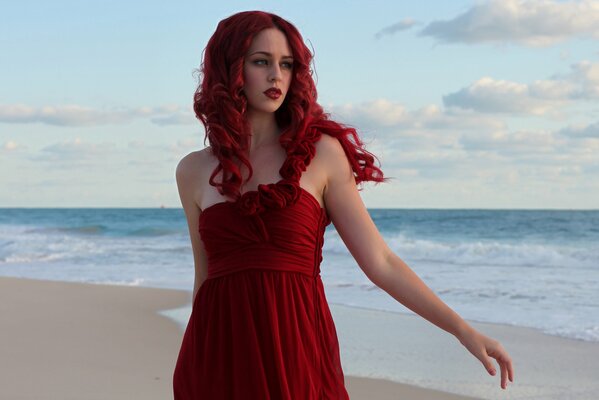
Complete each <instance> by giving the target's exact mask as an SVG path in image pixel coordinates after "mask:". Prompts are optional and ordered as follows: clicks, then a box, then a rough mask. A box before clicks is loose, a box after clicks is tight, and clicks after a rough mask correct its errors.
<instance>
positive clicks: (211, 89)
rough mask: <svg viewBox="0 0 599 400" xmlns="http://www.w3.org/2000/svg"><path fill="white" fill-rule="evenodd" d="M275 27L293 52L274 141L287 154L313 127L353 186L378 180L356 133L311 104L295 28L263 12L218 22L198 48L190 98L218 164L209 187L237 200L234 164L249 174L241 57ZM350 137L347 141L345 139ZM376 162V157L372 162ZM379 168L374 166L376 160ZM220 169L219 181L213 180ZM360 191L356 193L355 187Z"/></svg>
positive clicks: (313, 95)
mask: <svg viewBox="0 0 599 400" xmlns="http://www.w3.org/2000/svg"><path fill="white" fill-rule="evenodd" d="M268 28H276V29H279V30H280V31H281V32H283V34H285V36H286V38H287V41H288V43H289V46H290V47H291V50H292V52H293V58H294V62H293V76H292V79H291V84H290V87H289V91H288V93H287V96H286V98H285V100H284V101H283V103H282V104H281V107H279V109H278V110H277V111H276V112H275V119H276V122H277V125H278V126H279V127H280V128H281V129H282V131H281V134H280V138H279V140H280V143H281V144H282V145H283V146H284V147H285V149H286V150H287V151H288V152H289V151H292V149H293V148H294V147H293V146H294V144H295V143H298V142H299V141H300V140H301V139H302V138H303V137H304V135H306V132H307V131H309V130H311V129H317V130H318V131H319V132H320V133H326V134H328V135H330V136H333V137H335V138H337V139H338V140H339V142H340V143H341V145H342V146H343V149H344V151H345V154H346V155H347V158H348V160H349V162H350V164H351V166H352V169H353V172H354V177H355V179H356V183H361V182H364V181H374V182H377V183H378V182H384V181H386V180H387V179H389V178H384V177H383V172H382V171H381V170H380V169H379V168H378V167H376V166H375V165H374V160H375V156H374V155H373V154H371V153H370V152H368V151H366V150H365V149H364V148H363V146H364V143H362V142H361V141H360V138H359V137H358V134H357V133H356V130H355V129H354V128H352V127H349V126H347V125H343V124H340V123H338V122H335V121H333V120H331V119H329V117H330V115H329V114H328V113H324V112H323V109H322V107H321V106H320V105H319V104H318V103H317V101H316V100H317V97H318V94H317V92H316V85H315V84H314V81H313V79H312V70H311V69H310V63H311V62H312V59H313V54H312V53H311V52H310V50H309V49H308V48H307V47H306V45H305V44H304V42H303V38H302V36H301V34H300V33H299V31H298V30H297V28H296V27H295V26H294V25H292V24H291V23H289V22H287V21H286V20H284V19H283V18H281V17H279V16H277V15H275V14H272V13H268V12H264V11H244V12H239V13H236V14H233V15H231V16H230V17H228V18H225V19H223V20H222V21H220V22H219V23H218V26H217V28H216V31H215V32H214V34H213V35H212V37H211V38H210V40H209V41H208V44H207V46H206V48H205V50H204V58H203V61H202V64H201V69H200V76H201V78H200V80H201V83H200V84H199V86H198V88H197V89H196V91H195V94H194V103H193V109H194V112H195V115H196V118H198V119H199V120H200V121H201V122H202V124H203V125H204V128H205V131H206V135H205V137H204V144H206V139H208V141H209V142H210V146H211V149H212V153H213V154H214V155H215V156H216V157H217V158H218V160H219V165H218V166H217V167H216V168H215V170H214V171H213V172H212V175H211V176H210V181H209V182H210V184H211V185H213V186H216V187H217V188H218V190H219V192H220V193H221V194H222V195H225V196H230V197H233V198H238V197H239V196H240V194H241V193H240V190H239V188H240V186H241V183H242V175H241V171H240V168H239V166H240V163H243V164H245V165H246V167H247V168H248V170H249V172H250V177H251V175H252V174H253V171H252V166H251V164H250V162H249V161H248V159H247V157H246V156H245V155H246V154H247V149H248V147H249V144H250V136H251V135H250V132H251V130H250V126H249V122H248V120H247V119H246V118H245V112H246V108H247V98H246V97H245V95H244V94H243V92H242V88H243V85H244V81H243V65H244V59H245V54H246V53H247V51H248V49H249V47H250V44H251V42H252V40H253V38H254V36H255V35H256V34H258V33H259V32H261V31H262V30H264V29H268ZM350 139H353V142H352V141H351V140H350ZM377 161H378V159H377ZM379 165H380V162H379ZM221 170H222V171H223V174H222V176H223V179H222V182H220V183H217V182H215V181H214V178H215V177H216V175H217V174H218V173H219V172H220V171H221ZM359 190H361V189H359Z"/></svg>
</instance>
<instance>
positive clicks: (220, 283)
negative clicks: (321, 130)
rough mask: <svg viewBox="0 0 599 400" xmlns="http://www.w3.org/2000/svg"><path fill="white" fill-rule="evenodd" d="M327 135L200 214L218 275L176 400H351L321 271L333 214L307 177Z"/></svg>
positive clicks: (189, 342)
mask: <svg viewBox="0 0 599 400" xmlns="http://www.w3.org/2000/svg"><path fill="white" fill-rule="evenodd" d="M318 138H319V136H318V135H311V136H306V137H305V138H304V139H303V140H302V141H300V142H299V143H296V145H294V146H293V147H292V150H291V151H289V149H287V150H288V153H287V159H286V161H285V163H284V164H283V166H282V167H281V170H280V174H281V176H282V177H283V179H282V180H281V181H279V182H277V183H272V184H263V185H258V189H257V190H255V191H250V192H246V193H244V194H242V195H241V197H239V198H238V200H236V201H226V202H221V203H216V204H214V205H212V206H210V207H208V208H206V209H205V210H203V212H202V213H201V214H200V220H199V231H200V236H201V238H202V242H203V243H204V247H205V249H206V254H207V262H208V263H207V267H208V276H207V279H206V280H205V281H204V283H203V284H202V285H201V286H200V289H199V290H198V293H197V295H196V298H195V299H194V300H193V306H192V312H191V316H190V319H189V322H188V324H187V327H186V329H185V333H184V335H183V340H182V344H181V349H180V352H179V356H178V359H177V364H176V367H175V371H174V376H173V388H174V395H175V400H192V399H194V400H196V399H210V400H213V399H216V400H218V399H229V400H237V399H239V400H241V399H247V400H252V399H256V400H258V399H260V400H275V399H285V400H291V399H293V400H304V399H305V400H321V399H349V396H348V394H347V391H346V389H345V386H344V376H343V370H342V367H341V360H340V355H339V343H338V338H337V333H336V329H335V325H334V322H333V318H332V315H331V313H330V310H329V307H328V304H327V300H326V296H325V292H324V286H323V283H322V280H321V277H320V263H321V261H322V246H323V241H324V233H325V229H326V227H327V226H328V225H329V224H330V222H331V220H330V219H329V216H328V214H327V212H326V210H325V209H324V208H322V207H321V206H320V204H319V202H318V200H316V198H315V197H314V196H313V195H312V194H311V193H310V192H308V191H307V190H305V189H304V188H302V187H301V186H300V185H299V178H300V177H301V173H302V171H304V170H305V169H306V166H307V165H308V164H309V162H310V160H311V159H312V157H313V156H314V143H315V141H316V140H318Z"/></svg>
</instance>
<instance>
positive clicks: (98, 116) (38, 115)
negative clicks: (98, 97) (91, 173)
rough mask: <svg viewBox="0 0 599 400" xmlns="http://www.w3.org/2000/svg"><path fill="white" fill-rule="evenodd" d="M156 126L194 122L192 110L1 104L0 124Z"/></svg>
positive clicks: (173, 107)
mask: <svg viewBox="0 0 599 400" xmlns="http://www.w3.org/2000/svg"><path fill="white" fill-rule="evenodd" d="M147 117H150V120H151V121H152V122H153V123H155V124H157V125H175V124H192V123H195V122H196V120H195V118H194V117H193V114H192V112H191V111H189V110H187V108H183V107H180V106H177V105H164V106H158V107H138V108H126V107H112V108H110V109H96V108H92V107H84V106H80V105H76V104H71V105H59V106H42V107H31V106H27V105H24V104H16V105H5V104H0V122H4V123H20V124H27V123H42V124H48V125H57V126H97V125H106V124H117V125H120V124H125V123H129V122H131V121H133V120H134V119H139V118H147Z"/></svg>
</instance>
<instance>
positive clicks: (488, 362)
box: [482, 355, 495, 376]
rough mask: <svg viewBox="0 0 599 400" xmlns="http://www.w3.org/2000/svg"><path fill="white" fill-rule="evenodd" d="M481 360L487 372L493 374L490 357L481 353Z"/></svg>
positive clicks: (493, 369) (493, 368)
mask: <svg viewBox="0 0 599 400" xmlns="http://www.w3.org/2000/svg"><path fill="white" fill-rule="evenodd" d="M482 361H483V365H484V366H485V368H486V369H487V372H488V373H489V374H490V375H493V376H495V367H494V366H493V361H492V360H491V357H489V356H487V355H483V360H482Z"/></svg>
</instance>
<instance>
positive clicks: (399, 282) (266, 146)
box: [176, 29, 514, 389]
mask: <svg viewBox="0 0 599 400" xmlns="http://www.w3.org/2000/svg"><path fill="white" fill-rule="evenodd" d="M257 51H261V52H266V53H270V55H265V54H263V53H257V54H254V53H255V52H257ZM288 55H292V51H291V49H290V47H289V45H288V42H287V39H286V37H285V35H284V34H283V33H282V32H280V31H279V30H277V29H266V30H264V31H262V32H260V33H259V34H258V35H256V36H255V37H254V39H253V41H252V44H251V46H250V49H249V50H248V52H247V54H246V59H245V63H244V82H245V84H244V92H245V95H246V97H247V99H248V109H247V118H248V120H249V121H250V126H251V128H252V140H251V145H250V154H249V156H250V163H251V165H252V167H253V170H254V175H253V176H252V178H251V179H250V180H248V181H247V182H245V183H244V185H243V186H242V188H241V191H242V193H243V192H246V191H249V190H256V188H257V186H258V184H259V183H270V182H277V181H278V180H279V179H280V178H281V177H280V175H279V173H278V170H279V168H280V166H281V165H282V164H283V162H284V160H285V156H286V155H285V151H284V149H283V148H282V147H281V145H280V144H279V143H278V134H279V133H280V129H279V127H278V126H277V124H276V121H275V117H274V112H275V111H276V110H277V109H278V107H280V105H281V104H282V102H283V100H284V98H285V95H286V94H287V91H288V89H289V86H290V83H291V79H292V73H293V69H292V67H291V66H292V64H291V65H290V59H288V58H284V56H288ZM273 86H274V87H278V88H279V89H281V91H282V96H281V97H280V98H279V99H277V100H273V99H270V98H268V97H266V96H265V95H264V94H263V93H262V92H263V91H264V90H266V89H268V88H270V87H273ZM315 147H316V155H315V156H314V158H313V159H312V161H311V163H310V165H309V166H308V167H307V169H306V171H304V173H303V174H302V177H301V179H300V186H302V187H303V188H305V189H306V190H307V191H308V192H310V194H312V195H313V196H314V198H315V199H316V200H317V201H318V202H319V203H320V205H321V206H322V207H324V208H325V210H326V212H327V213H328V215H329V217H330V219H331V222H332V223H333V225H334V227H335V229H336V230H337V232H338V233H339V236H340V237H341V238H342V240H343V242H344V243H345V245H346V246H347V248H348V250H349V252H350V253H351V255H352V256H353V257H354V259H355V260H356V262H357V263H358V265H359V267H360V268H361V269H362V271H363V272H364V274H365V275H366V276H367V277H368V278H369V279H370V280H371V281H372V282H373V283H374V284H375V285H377V286H378V287H380V288H381V289H382V290H384V291H385V292H387V293H388V294H389V295H390V296H391V297H393V298H394V299H395V300H397V301H398V302H400V303H401V304H403V305H404V306H406V307H407V308H409V309H410V310H412V311H413V312H415V313H416V314H418V315H420V316H421V317H423V318H425V319H426V320H428V321H430V322H431V323H433V324H435V325H436V326H438V327H439V328H441V329H443V330H445V331H447V332H449V333H451V334H452V335H454V336H455V337H456V339H458V341H459V342H460V343H461V344H462V345H463V346H464V347H466V349H467V350H468V351H469V352H470V353H471V354H472V355H474V356H475V357H476V358H477V359H478V360H479V361H480V362H481V363H482V364H483V366H484V368H485V369H486V370H487V372H488V373H489V374H491V375H495V374H496V369H495V366H494V364H493V361H492V359H493V358H494V359H495V360H496V362H497V364H498V365H499V368H500V373H501V374H500V378H501V379H500V385H501V388H502V389H506V388H507V382H508V380H509V381H510V382H513V381H514V368H513V363H512V360H511V358H510V356H509V354H508V353H507V351H506V350H505V349H504V348H503V346H502V345H501V343H499V342H498V341H497V340H495V339H492V338H490V337H488V336H485V335H484V334H482V333H480V332H479V331H477V330H476V329H474V328H473V327H472V326H470V325H469V324H468V323H467V322H466V321H465V320H464V319H462V318H461V317H460V316H459V315H458V314H457V313H456V312H455V311H453V310H452V309H451V308H450V307H449V306H447V305H446V304H445V303H444V302H443V301H442V300H441V299H440V298H439V297H438V296H437V295H436V294H435V293H434V292H433V291H432V290H431V289H430V288H429V287H428V286H427V285H426V284H425V283H424V282H423V281H422V280H421V279H420V278H419V277H418V276H417V275H416V274H415V273H414V271H412V269H411V268H410V267H409V266H408V265H407V264H406V263H405V262H404V261H403V260H402V259H401V258H400V257H399V256H398V255H397V254H395V253H394V252H393V251H392V250H391V249H390V248H389V247H388V246H387V244H386V242H385V241H384V239H383V237H382V236H381V234H380V232H379V231H378V229H377V227H376V225H375V224H374V222H373V221H372V219H371V217H370V214H369V213H368V210H367V209H366V206H365V205H364V203H363V201H362V198H361V196H360V194H359V192H358V190H357V187H356V181H355V179H354V176H353V172H352V168H351V165H350V163H349V161H348V159H347V156H346V155H345V152H344V150H343V148H342V147H341V144H340V143H339V141H338V140H337V139H335V138H333V137H331V136H328V135H322V137H321V139H320V140H319V141H318V142H317V143H316V145H315ZM209 150H210V148H206V149H204V150H200V151H196V152H192V153H190V154H188V155H187V156H185V157H184V158H183V159H182V160H181V161H180V162H179V164H178V165H177V169H176V179H177V187H178V190H179V196H180V198H181V203H182V205H183V209H184V211H185V215H186V219H187V223H188V226H189V234H190V238H191V244H192V250H193V258H194V266H195V281H194V289H193V298H194V299H195V297H196V294H197V292H198V290H199V288H200V286H201V285H202V283H203V282H204V281H205V279H206V276H207V274H208V270H207V258H206V251H205V248H204V246H203V243H202V240H201V238H200V234H199V232H198V224H199V222H198V221H199V216H200V213H201V212H202V210H205V209H206V208H207V207H210V206H211V205H214V204H216V203H219V202H222V201H226V200H231V199H227V198H225V197H224V196H222V195H221V194H220V193H218V191H217V190H216V188H215V187H213V186H211V185H209V183H208V179H209V176H210V174H211V173H212V171H213V169H214V168H215V167H216V165H217V164H218V160H217V159H216V158H215V157H214V156H213V155H212V154H211V153H210V151H209ZM273 166H276V168H274V167H273ZM247 175H249V174H247V173H246V174H245V175H244V181H245V178H247ZM216 180H217V181H219V180H220V175H219V176H217V177H216Z"/></svg>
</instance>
